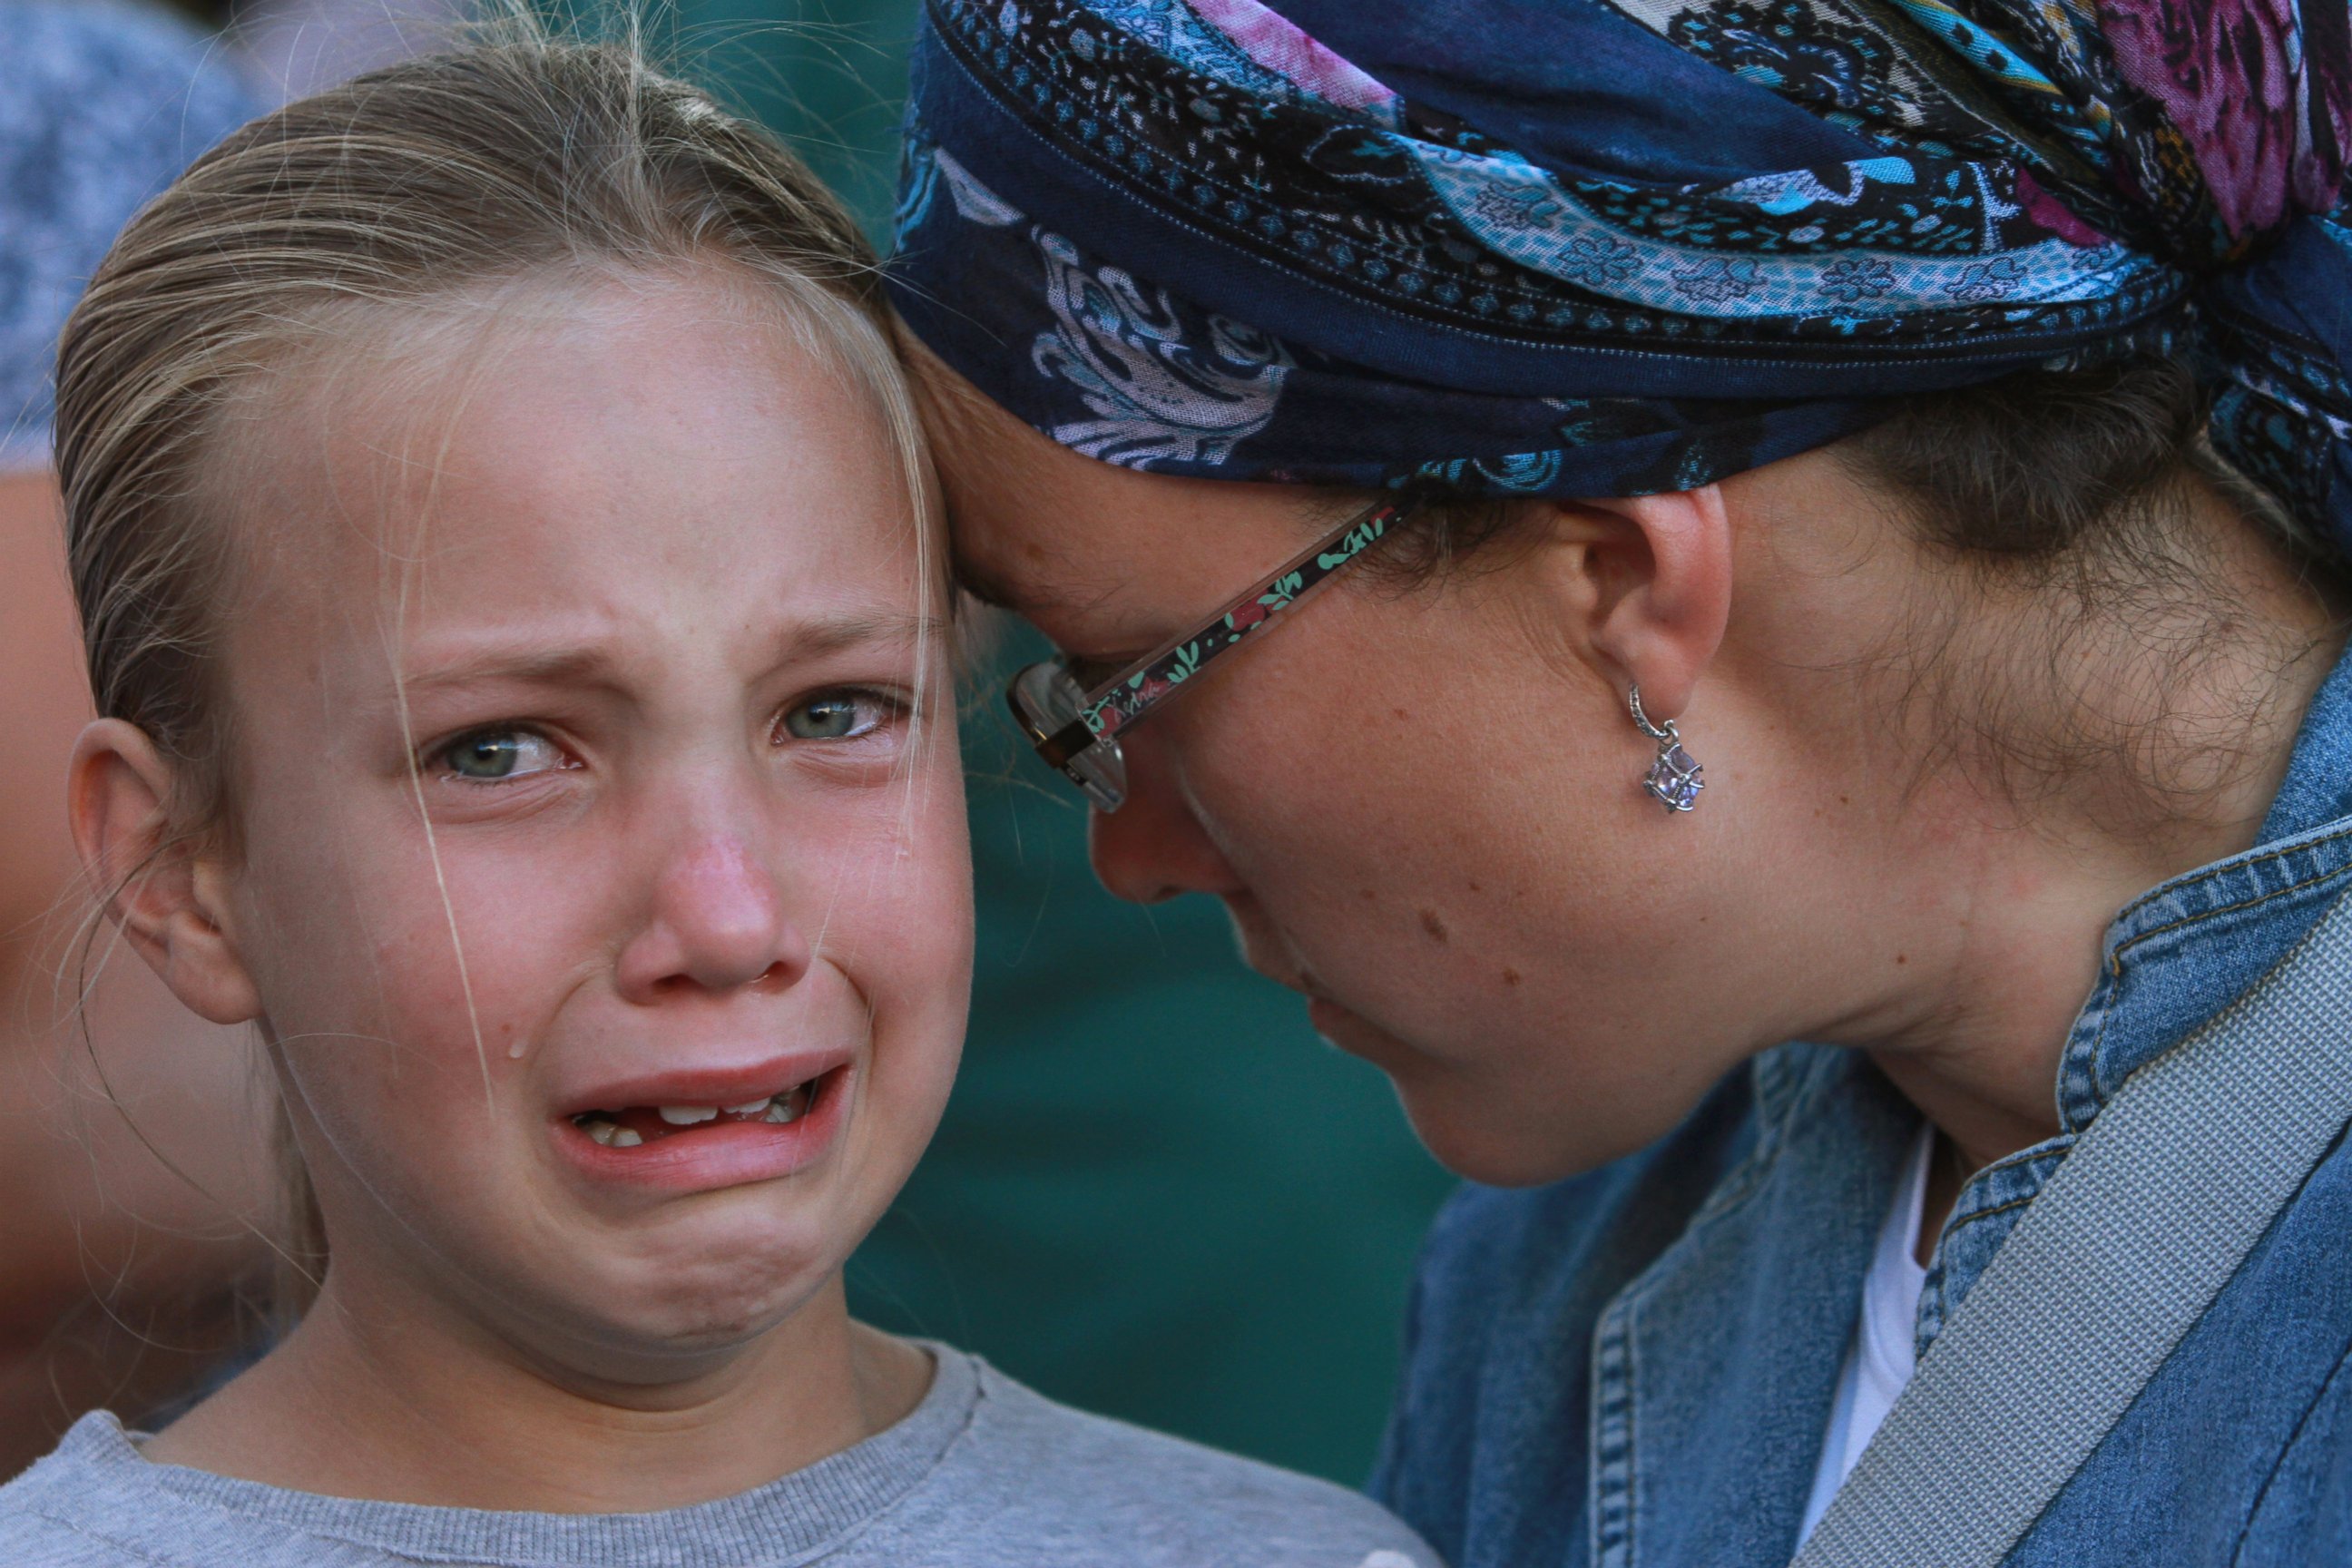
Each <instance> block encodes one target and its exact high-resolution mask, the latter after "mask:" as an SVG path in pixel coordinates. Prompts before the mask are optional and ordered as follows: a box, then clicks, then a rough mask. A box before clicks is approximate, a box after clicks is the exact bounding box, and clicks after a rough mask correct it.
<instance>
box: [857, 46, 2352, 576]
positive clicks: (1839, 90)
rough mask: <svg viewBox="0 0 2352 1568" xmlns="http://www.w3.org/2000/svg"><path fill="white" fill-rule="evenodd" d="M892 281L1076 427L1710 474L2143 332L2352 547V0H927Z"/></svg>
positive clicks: (1276, 453) (1210, 471) (2080, 358)
mask: <svg viewBox="0 0 2352 1568" xmlns="http://www.w3.org/2000/svg"><path fill="white" fill-rule="evenodd" d="M927 6H928V8H927V16H926V21H925V26H924V28H923V31H922V33H921V36H920V37H919V39H918V41H917V44H916V49H915V57H914V61H913V68H914V81H913V87H914V92H913V100H912V104H911V107H910V110H909V118H908V152H907V165H906V173H905V176H904V182H903V187H902V190H901V195H900V212H899V255H898V259H897V261H896V263H895V264H894V268H895V284H894V287H895V289H896V292H897V298H898V305H899V308H900V309H901V310H903V311H904V313H905V315H906V316H907V318H908V321H909V323H910V324H911V325H912V327H913V328H914V330H915V331H916V332H917V333H918V334H919V336H920V337H921V338H922V339H923V340H924V342H926V343H928V344H929V347H930V348H931V349H932V350H933V351H934V352H935V353H939V354H940V356H941V357H942V358H943V359H945V360H946V361H947V362H948V363H950V364H951V365H953V366H954V367H955V368H956V369H957V370H958V371H960V372H961V373H962V374H964V375H965V376H966V377H968V378H969V379H970V380H971V381H972V382H974V383H976V384H978V385H979V386H980V387H981V388H982V390H984V391H985V392H987V393H988V394H989V395H991V396H992V397H993V398H994V399H995V400H996V401H997V402H998V403H1000V404H1001V405H1003V406H1004V407H1005V408H1007V409H1009V410H1011V411H1012V412H1013V414H1015V415H1017V416H1020V417H1021V418H1022V419H1024V420H1025V421H1026V422H1028V423H1029V424H1031V425H1033V426H1035V427H1036V428H1038V429H1039V430H1042V431H1044V432H1045V433H1047V434H1048V435H1050V436H1052V437H1054V438H1055V440H1057V441H1059V442H1061V443H1062V444H1063V445H1065V446H1066V447H1071V448H1073V449H1075V450H1076V451H1079V452H1083V453H1086V454H1087V455H1088V456H1090V457H1095V458H1103V459H1105V460H1108V461H1110V462H1114V463H1120V464H1124V465H1127V466H1129V467H1133V468H1146V469H1150V470H1152V471H1154V472H1164V473H1171V474H1190V475H1201V476H1206V477H1210V478H1220V479H1281V480H1295V481H1315V482H1330V483H1345V484H1351V485H1363V486H1381V485H1394V484H1398V483H1402V482H1404V481H1407V480H1410V479H1417V478H1419V479H1437V480H1440V481H1443V482H1444V483H1446V484H1448V485H1451V486H1452V487H1454V488H1455V489H1460V490H1465V491H1469V492H1474V493H1487V494H1496V493H1506V494H1507V493H1528V494H1547V495H1555V496H1563V497H1569V496H1580V495H1582V496H1599V495H1632V494H1640V493H1643V492H1647V491H1654V490H1660V489H1685V488H1689V487H1692V486H1695V485H1698V484H1703V483H1706V482H1707V481H1709V480H1712V479H1719V478H1721V477H1723V476H1725V475H1727V474H1731V473H1735V472H1738V471H1739V470H1741V469H1744V468H1753V467H1756V466H1758V465H1759V464H1762V463H1766V462H1770V461H1772V460H1774V459H1777V458H1783V457H1787V456H1790V455H1792V454H1794V453H1797V452H1801V451H1804V450H1806V449H1808V448H1811V447H1817V446H1820V445H1821V444H1822V443H1824V442H1826V441H1829V440H1832V439H1834V438H1835V437H1839V436H1842V435H1845V434H1848V433H1851V432H1853V431H1855V430H1858V429H1861V428H1863V427H1864V426H1867V425H1869V424H1870V423H1871V422H1872V421H1873V420H1874V418H1876V417H1878V416H1880V415H1881V414H1882V413H1883V412H1884V410H1885V407H1886V406H1887V399H1889V398H1890V397H1893V396H1897V395H1904V394H1910V393H1918V392H1926V391H1933V390H1937V389H1942V388H1949V387H1955V386H1960V385H1964V384H1970V383H1974V382H1980V381H1985V380H1988V379H1990V378H1992V377H1995V376H1999V375H2002V374H2008V373H2010V372H2012V371H2018V370H2023V369H2027V368H2031V367H2035V366H2050V367H2065V366H2085V365H2092V364H2097V363H2111V362H2115V361H2117V360H2121V359H2124V358H2127V357H2136V356H2141V355H2146V354H2151V353H2166V354H2177V355H2181V356H2184V357H2186V358H2188V359H2189V361H2190V362H2191V363H2194V364H2196V365H2197V366H2198V367H2199V370H2200V376H2201V377H2202V378H2203V379H2204V380H2205V381H2206V383H2207V384H2208V386H2209V388H2210V391H2211V393H2212V395H2213V397H2214V432H2215V437H2216V440H2217V442H2218V443H2219V444H2220V446H2221V448H2222V450H2223V451H2224V453H2225V454H2226V455H2227V456H2228V457H2230V458H2231V459H2232V460H2233V461H2234V462H2235V463H2237V464H2238V465H2239V466H2240V467H2241V468H2243V469H2245V470H2246V471H2247V472H2249V473H2250V474H2251V475H2252V476H2253V477H2254V478H2256V479H2260V480H2261V481H2263V483H2264V484H2266V485H2267V486H2269V487H2270V488H2271V489H2273V491H2275V492H2276V493H2277V494H2278V495H2279V496H2280V497H2281V498H2282V499H2283V500H2285V501H2286V502H2287V503H2288V504H2289V505H2290V506H2291V507H2292V508H2293V510H2295V511H2296V513H2297V514H2298V515H2299V516H2301V517H2302V518H2303V519H2304V520H2305V521H2306V522H2307V523H2308V524H2309V525H2311V526H2312V527H2314V528H2315V529H2317V530H2320V531H2324V532H2326V533H2329V534H2332V535H2333V536H2334V537H2335V538H2336V540H2337V541H2339V542H2342V543H2344V544H2346V545H2347V547H2352V441H2347V437H2352V384H2347V359H2352V230H2347V227H2346V226H2344V225H2345V223H2346V222H2347V221H2352V220H2347V218H2346V217H2345V216H2344V215H2339V214H2338V213H2337V212H2336V208H2337V204H2338V201H2339V199H2340V197H2341V193H2342V187H2343V185H2344V182H2345V175H2346V163H2347V150H2348V149H2352V26H2347V11H2346V5H2345V0H2096V3H2094V0H1272V4H1271V5H1267V4H1262V3H1260V0H1095V3H1087V0H927Z"/></svg>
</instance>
